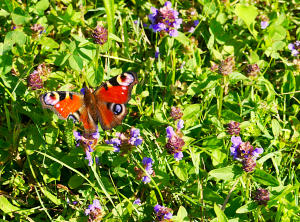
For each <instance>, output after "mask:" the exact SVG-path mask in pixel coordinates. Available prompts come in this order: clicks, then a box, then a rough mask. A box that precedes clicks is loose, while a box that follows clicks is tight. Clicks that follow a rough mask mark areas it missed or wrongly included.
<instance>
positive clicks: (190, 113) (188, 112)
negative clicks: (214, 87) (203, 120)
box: [182, 104, 201, 119]
mask: <svg viewBox="0 0 300 222" xmlns="http://www.w3.org/2000/svg"><path fill="white" fill-rule="evenodd" d="M200 110H201V105H200V104H192V105H189V106H187V107H186V108H185V109H184V111H183V117H182V118H183V119H189V118H192V117H194V116H195V113H197V112H199V111H200Z"/></svg>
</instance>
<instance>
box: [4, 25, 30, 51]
mask: <svg viewBox="0 0 300 222" xmlns="http://www.w3.org/2000/svg"><path fill="white" fill-rule="evenodd" d="M25 42H26V35H25V33H24V32H22V31H18V30H14V31H10V32H8V33H7V34H6V36H5V39H4V46H3V53H5V52H6V51H10V50H11V49H12V47H13V46H14V44H18V45H19V46H23V45H24V44H25Z"/></svg>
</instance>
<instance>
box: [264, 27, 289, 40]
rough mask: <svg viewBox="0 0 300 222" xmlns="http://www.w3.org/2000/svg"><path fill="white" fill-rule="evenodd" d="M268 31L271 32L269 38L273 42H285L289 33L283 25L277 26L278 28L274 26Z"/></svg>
mask: <svg viewBox="0 0 300 222" xmlns="http://www.w3.org/2000/svg"><path fill="white" fill-rule="evenodd" d="M268 31H269V37H270V38H271V39H272V40H273V41H280V40H284V39H285V37H286V32H287V31H286V29H285V28H284V27H283V26H281V25H276V26H275V25H273V26H271V27H269V29H268Z"/></svg>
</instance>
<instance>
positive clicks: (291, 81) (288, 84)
mask: <svg viewBox="0 0 300 222" xmlns="http://www.w3.org/2000/svg"><path fill="white" fill-rule="evenodd" d="M295 90H296V79H295V76H294V75H293V72H292V71H287V72H286V73H285V75H284V77H283V84H282V87H281V93H290V92H295ZM291 95H293V93H292V94H291Z"/></svg>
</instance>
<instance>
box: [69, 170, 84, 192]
mask: <svg viewBox="0 0 300 222" xmlns="http://www.w3.org/2000/svg"><path fill="white" fill-rule="evenodd" d="M83 182H84V179H83V178H82V177H81V176H79V175H77V174H75V175H73V176H71V178H70V179H69V182H68V186H69V187H70V189H76V188H78V187H79V186H81V185H82V184H83Z"/></svg>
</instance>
